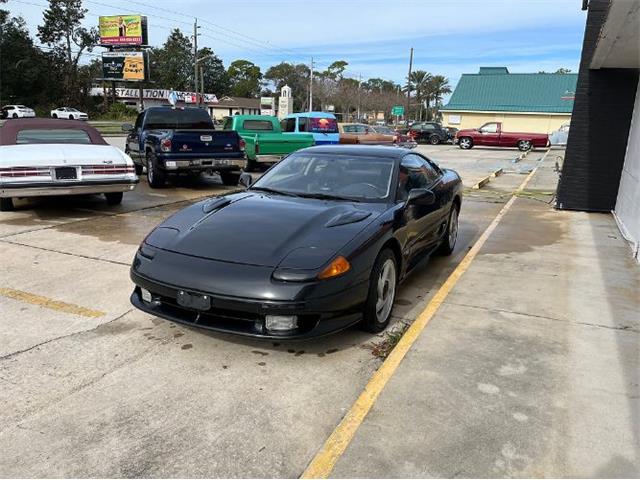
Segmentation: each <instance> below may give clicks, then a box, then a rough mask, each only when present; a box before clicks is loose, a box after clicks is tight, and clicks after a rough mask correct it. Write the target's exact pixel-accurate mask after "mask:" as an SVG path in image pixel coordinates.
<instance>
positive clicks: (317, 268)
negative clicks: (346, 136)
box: [131, 145, 462, 338]
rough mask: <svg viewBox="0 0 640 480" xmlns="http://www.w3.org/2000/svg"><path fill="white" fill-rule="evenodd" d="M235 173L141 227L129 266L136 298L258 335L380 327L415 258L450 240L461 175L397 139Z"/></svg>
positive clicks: (209, 324)
mask: <svg viewBox="0 0 640 480" xmlns="http://www.w3.org/2000/svg"><path fill="white" fill-rule="evenodd" d="M241 183H243V184H244V185H245V186H248V187H249V188H248V189H247V190H246V191H243V192H239V193H234V194H230V195H227V196H224V197H214V198H210V199H208V200H204V201H201V202H198V203H195V204H193V205H191V206H189V207H187V208H185V209H184V210H181V211H180V212H178V213H177V214H175V215H173V216H172V217H170V218H169V219H168V220H166V221H165V222H164V223H162V224H160V225H159V226H158V227H157V228H156V229H155V230H153V231H152V232H151V233H150V234H149V235H148V236H147V237H146V239H145V240H144V241H143V242H142V244H141V245H140V248H139V249H138V251H137V253H136V255H135V258H134V261H133V265H132V267H131V279H132V280H133V282H134V284H135V289H134V291H133V293H132V295H131V302H132V303H133V305H134V306H136V307H137V308H139V309H140V310H143V311H145V312H147V313H150V314H152V315H154V316H159V317H162V318H165V319H167V320H171V321H174V322H178V323H183V324H186V325H191V326H194V327H199V328H206V329H211V330H217V331H222V332H229V333H236V334H241V335H249V336H254V337H263V338H304V337H313V336H318V335H324V334H327V333H330V332H335V331H338V330H342V329H344V328H347V327H348V326H350V325H353V324H356V323H360V325H361V326H362V327H363V328H364V329H366V330H368V331H370V332H380V331H382V330H384V329H385V327H386V326H387V325H388V324H389V319H390V316H391V311H392V308H393V304H394V299H395V292H396V286H397V285H398V283H399V282H400V281H402V280H403V279H404V278H405V277H406V276H407V274H408V273H409V272H410V271H411V269H412V268H414V267H416V266H417V265H424V263H423V262H419V261H418V260H420V259H423V258H425V257H428V256H429V255H431V254H433V253H436V252H438V253H441V254H444V255H448V254H451V252H452V251H453V249H454V247H455V245H456V239H457V234H458V214H459V213H460V206H461V201H462V183H461V181H460V177H459V176H458V174H457V173H456V172H454V171H452V170H447V169H441V168H439V167H438V166H437V165H436V164H434V163H433V162H431V161H430V160H428V159H427V158H425V157H423V156H421V155H418V154H416V153H413V152H412V151H409V150H405V149H403V148H394V147H376V146H338V145H330V146H316V147H311V148H307V149H304V150H300V151H298V152H296V153H293V154H291V155H289V156H288V157H286V158H285V159H284V160H283V161H282V162H280V163H279V164H278V165H276V166H274V167H273V168H271V169H270V170H269V171H268V172H267V173H265V174H264V175H263V176H262V177H261V178H260V179H259V180H258V181H257V182H256V183H255V184H251V176H250V175H248V174H243V178H242V179H241ZM256 240H258V241H256Z"/></svg>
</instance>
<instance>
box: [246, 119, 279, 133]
mask: <svg viewBox="0 0 640 480" xmlns="http://www.w3.org/2000/svg"><path fill="white" fill-rule="evenodd" d="M242 128H243V129H244V130H259V131H261V132H273V123H271V122H270V121H269V120H245V121H244V122H242Z"/></svg>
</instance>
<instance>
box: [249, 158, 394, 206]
mask: <svg viewBox="0 0 640 480" xmlns="http://www.w3.org/2000/svg"><path fill="white" fill-rule="evenodd" d="M393 165H394V160H393V159H391V158H385V157H370V156H359V155H333V154H326V153H325V154H314V153H303V152H299V153H294V154H293V155H290V156H288V157H287V158H285V159H284V160H282V161H281V162H280V163H279V164H277V165H276V166H275V167H273V168H272V169H270V170H269V171H268V172H267V173H265V174H264V175H263V176H262V178H260V179H259V180H258V181H257V182H256V183H255V184H254V185H253V186H252V187H251V189H252V190H264V191H270V192H275V193H282V194H283V195H296V196H301V197H309V198H324V199H336V200H350V201H361V202H381V201H385V200H386V199H388V198H389V195H390V190H391V177H392V173H393Z"/></svg>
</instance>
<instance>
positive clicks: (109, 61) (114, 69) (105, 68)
mask: <svg viewBox="0 0 640 480" xmlns="http://www.w3.org/2000/svg"><path fill="white" fill-rule="evenodd" d="M145 53H146V52H118V51H116V52H103V53H102V76H103V77H104V78H109V79H113V80H124V81H134V82H135V81H142V80H146V79H147V78H148V70H149V61H148V58H147V55H146V54H145Z"/></svg>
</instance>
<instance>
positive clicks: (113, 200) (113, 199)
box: [104, 192, 122, 205]
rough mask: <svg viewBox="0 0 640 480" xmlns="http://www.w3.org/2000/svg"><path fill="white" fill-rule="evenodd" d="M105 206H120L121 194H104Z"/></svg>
mask: <svg viewBox="0 0 640 480" xmlns="http://www.w3.org/2000/svg"><path fill="white" fill-rule="evenodd" d="M104 196H105V197H106V199H107V205H120V204H121V203H122V192H111V193H105V194H104Z"/></svg>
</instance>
